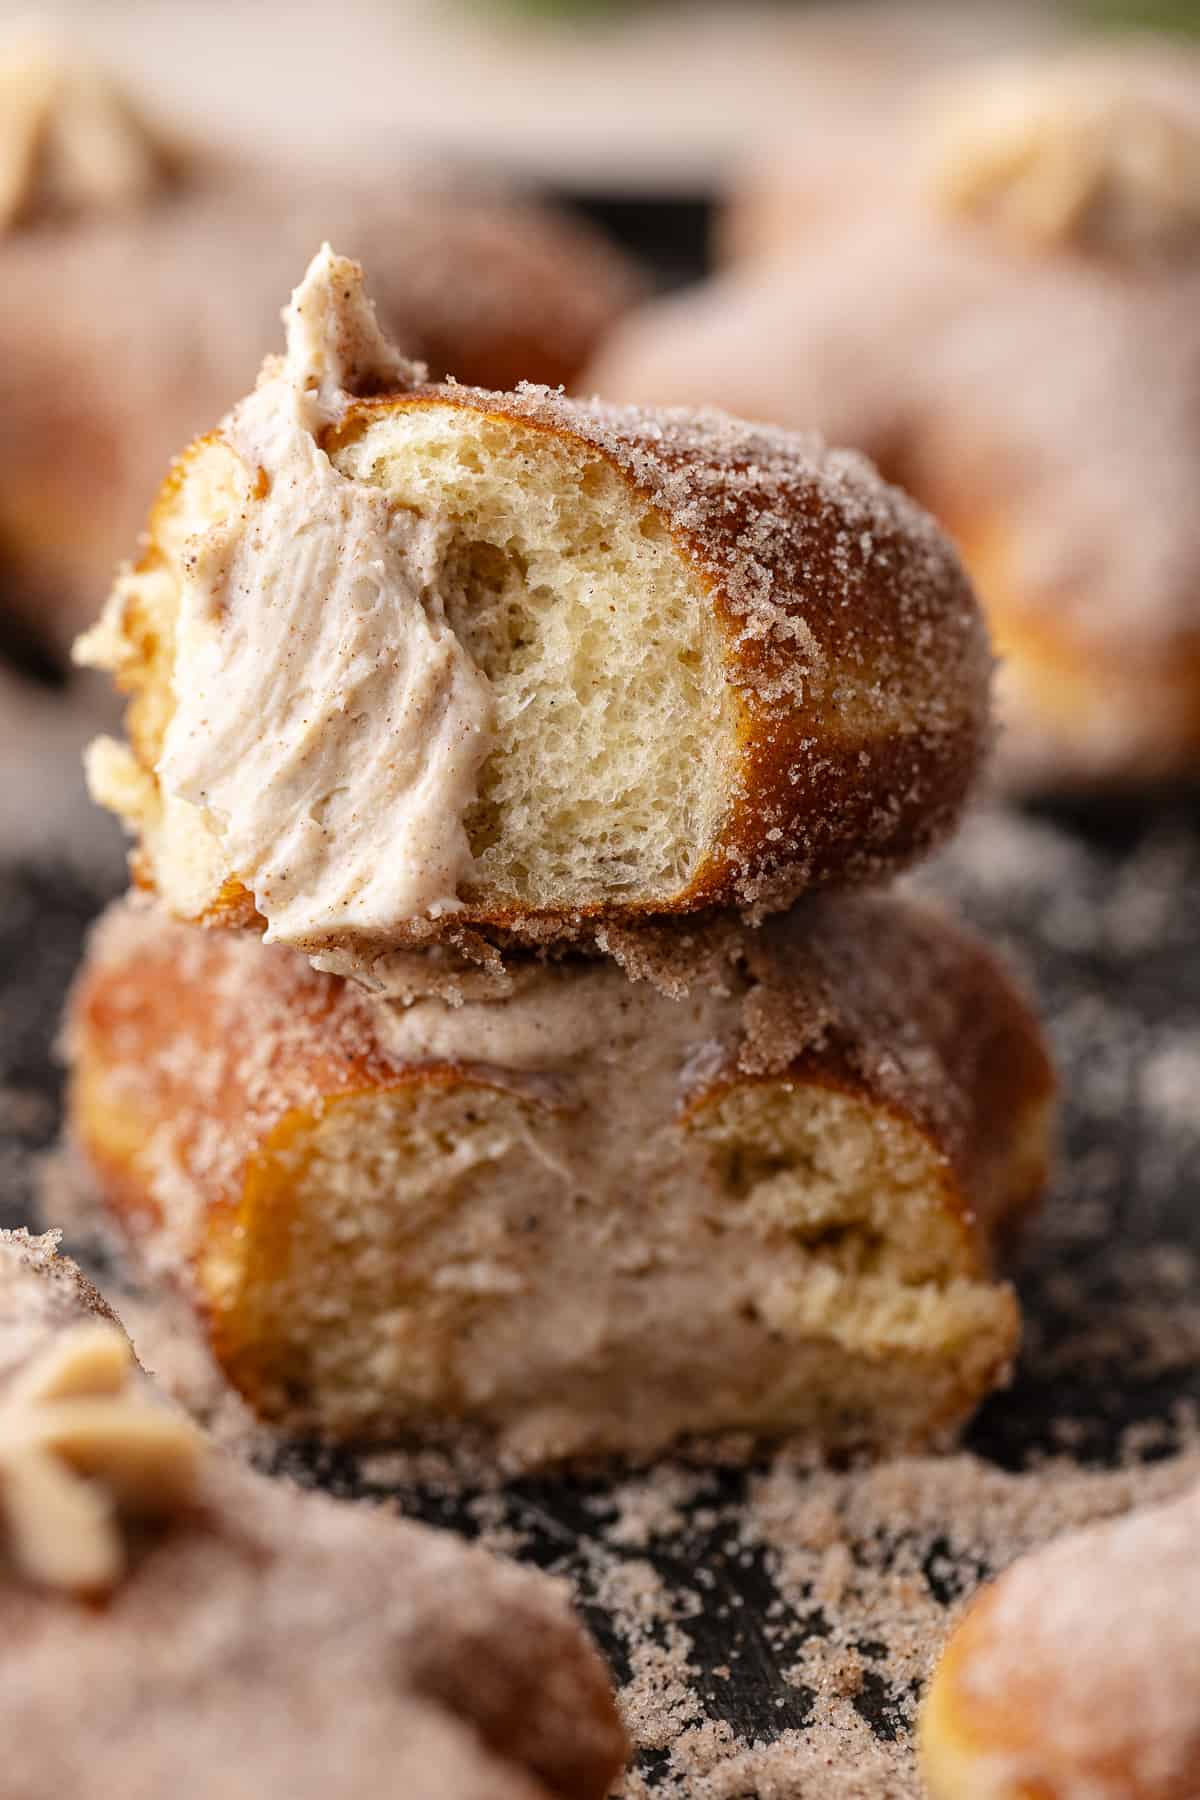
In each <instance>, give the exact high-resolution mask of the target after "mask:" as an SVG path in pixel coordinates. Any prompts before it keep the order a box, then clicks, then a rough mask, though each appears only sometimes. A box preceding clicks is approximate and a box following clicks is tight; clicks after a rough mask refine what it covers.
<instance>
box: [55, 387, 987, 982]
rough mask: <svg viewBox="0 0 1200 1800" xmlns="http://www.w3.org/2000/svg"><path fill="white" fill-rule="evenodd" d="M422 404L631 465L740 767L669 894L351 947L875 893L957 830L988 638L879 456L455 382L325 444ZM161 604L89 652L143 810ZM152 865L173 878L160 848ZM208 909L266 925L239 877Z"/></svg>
mask: <svg viewBox="0 0 1200 1800" xmlns="http://www.w3.org/2000/svg"><path fill="white" fill-rule="evenodd" d="M425 408H428V409H434V410H440V411H445V409H452V410H453V411H455V412H462V413H465V414H468V415H471V416H473V417H475V418H477V419H483V420H487V421H498V422H501V423H502V424H508V423H516V424H519V425H521V426H524V427H528V428H531V429H532V430H533V431H534V432H536V433H538V434H539V435H540V434H545V437H546V438H547V440H548V441H549V442H552V443H553V444H554V445H555V446H556V447H561V449H562V450H563V451H564V453H565V454H567V455H569V456H570V457H572V458H578V459H579V470H580V474H579V479H580V480H582V479H583V476H584V474H585V473H586V471H587V470H588V468H589V467H591V466H593V465H594V464H595V462H596V460H597V459H599V461H600V462H601V463H603V464H604V465H607V467H608V468H610V469H613V470H615V471H617V473H618V474H619V476H620V478H621V480H622V483H623V484H624V490H625V492H626V494H627V495H628V498H629V502H630V504H631V506H632V505H638V506H644V505H649V506H650V507H651V508H652V509H653V515H654V517H655V518H656V519H657V520H658V521H660V522H661V525H662V526H663V527H665V529H666V531H667V532H668V533H669V537H670V542H671V544H672V547H673V554H674V555H675V556H676V558H677V559H678V564H679V567H680V569H681V570H682V571H683V572H684V573H685V574H686V576H687V578H688V579H689V580H690V581H692V582H693V583H694V585H695V586H696V587H697V588H698V589H699V590H700V594H701V605H702V607H704V608H706V609H708V610H709V612H710V614H711V621H710V620H709V619H705V621H704V629H705V635H706V641H707V639H708V637H709V636H712V637H713V638H714V639H715V645H716V649H715V656H716V658H717V681H718V682H719V693H720V697H721V701H722V705H723V706H725V705H726V704H728V708H729V709H730V723H729V724H728V725H727V724H726V723H725V722H724V721H722V723H721V724H720V726H719V729H718V728H717V727H716V726H714V729H713V753H714V757H715V756H716V755H717V754H718V753H719V755H720V756H721V757H722V758H723V759H725V761H726V762H727V763H728V780H727V782H724V783H723V786H722V791H721V793H720V795H719V796H718V797H717V800H716V801H715V802H714V804H713V807H712V808H711V810H712V812H713V814H714V817H715V824H713V825H711V826H708V827H706V831H705V835H704V838H703V840H702V844H703V853H702V854H701V855H700V857H699V860H698V863H697V864H696V866H695V867H694V868H692V869H691V870H690V872H689V873H688V875H687V877H686V879H682V880H677V881H676V882H675V885H674V886H673V887H671V886H669V885H668V886H667V887H666V888H664V890H663V891H662V892H658V891H657V890H656V891H655V892H653V893H649V894H647V893H643V892H642V891H640V890H639V887H638V885H637V884H636V883H631V884H630V886H629V888H628V890H627V891H623V892H622V893H620V894H618V895H617V896H616V897H614V898H613V899H601V900H596V901H587V902H584V903H582V904H578V905H575V904H572V903H570V901H569V900H565V899H564V901H563V902H562V903H560V904H555V902H554V901H553V899H547V898H539V899H538V900H537V901H536V902H524V901H522V900H520V899H513V898H511V897H506V895H505V894H504V892H503V891H502V890H501V891H500V893H499V894H498V895H496V894H493V893H491V892H489V891H488V889H487V888H486V886H484V888H483V889H482V891H480V892H478V893H476V892H475V891H474V890H473V888H472V886H471V884H470V883H468V884H466V885H465V886H464V887H463V889H462V890H461V895H460V897H461V900H462V904H461V905H460V906H459V907H457V908H455V909H454V910H448V909H447V910H443V911H442V912H441V913H440V916H439V917H438V918H437V919H436V920H430V919H426V918H415V919H397V920H396V921H395V923H394V926H392V927H390V928H389V929H388V930H387V931H386V932H375V933H373V934H372V935H371V938H370V941H369V942H365V941H361V939H362V934H359V936H357V937H353V936H352V935H351V934H349V933H347V934H345V935H346V942H345V943H344V944H340V943H339V944H336V945H335V946H334V948H335V949H341V950H345V951H353V952H354V953H355V954H357V955H358V956H360V957H361V958H366V959H368V960H369V959H371V958H377V957H379V956H381V955H386V954H387V953H389V952H391V951H394V950H396V949H397V948H401V949H402V948H404V947H405V946H414V945H415V946H424V945H427V944H429V943H430V942H432V941H436V940H441V939H447V940H449V941H450V942H452V943H455V944H457V945H458V946H459V947H460V949H462V950H463V951H464V952H465V953H466V954H467V956H468V957H469V958H472V959H478V958H479V957H481V956H483V957H486V956H487V954H488V952H487V950H486V949H481V946H486V945H487V944H488V943H492V944H495V943H504V942H505V941H513V940H515V941H517V942H535V943H539V944H545V943H547V942H550V941H552V940H554V939H563V940H566V941H570V940H578V939H581V938H582V939H584V940H586V939H587V938H588V937H591V936H594V934H595V930H596V925H595V923H594V921H597V920H599V921H601V922H602V923H603V924H604V925H605V926H606V925H608V924H610V923H614V922H616V921H619V920H621V919H622V918H624V919H626V920H629V921H636V920H639V919H640V918H643V917H645V916H647V915H653V914H667V913H689V912H695V911H698V910H703V909H706V908H711V907H720V906H730V905H733V906H737V907H738V908H740V909H742V910H743V911H744V912H745V913H747V915H753V916H756V917H759V916H762V915H763V914H764V913H766V912H769V911H771V910H778V909H781V908H784V907H786V906H787V905H789V904H790V903H791V902H792V900H794V899H795V898H796V897H797V896H798V895H799V894H802V893H804V892H805V891H807V890H809V889H812V888H815V887H820V886H823V885H853V884H863V883H870V882H874V881H879V880H880V879H882V878H883V877H884V876H885V875H887V874H888V873H890V872H892V871H894V870H895V869H897V868H899V867H903V866H905V865H907V864H909V863H911V862H912V861H914V860H916V859H917V858H918V857H919V856H921V855H922V854H924V853H925V852H927V851H928V850H929V849H930V848H931V847H932V846H934V845H935V844H937V843H938V842H940V841H941V840H942V839H944V838H945V836H946V835H947V834H948V832H949V831H950V830H951V829H952V827H953V825H954V823H955V822H956V820H957V819H958V817H959V816H960V814H961V810H962V807H963V805H964V803H965V799H966V796H967V794H968V792H969V790H970V788H971V786H972V783H973V780H974V778H975V775H976V773H977V771H978V769H979V766H980V763H981V760H982V757H983V753H984V751H985V749H986V747H987V743H988V733H989V687H990V676H991V657H990V651H989V648H988V643H987V637H986V633H985V631H984V628H983V626H982V622H981V619H980V616H979V613H978V609H977V606H976V603H975V600H974V597H973V594H972V592H971V589H970V587H969V584H968V583H967V582H966V580H965V578H964V576H963V574H962V571H961V569H960V567H959V565H958V562H957V560H956V558H955V555H954V553H953V551H952V550H951V548H950V547H949V545H948V544H947V542H946V540H945V539H944V537H942V535H941V534H940V533H939V532H938V530H937V528H936V527H935V526H934V525H933V524H932V522H931V521H930V519H929V518H928V516H927V515H925V514H924V513H922V512H921V511H920V509H919V508H917V507H916V506H914V505H913V504H912V503H911V502H910V501H909V500H908V499H907V498H906V497H905V496H904V495H902V494H901V493H899V492H898V491H897V490H896V489H894V488H891V487H889V486H887V484H885V483H884V482H882V481H881V480H880V479H879V478H878V476H877V475H876V473H875V471H874V470H873V469H872V468H871V467H870V465H869V464H868V463H867V462H865V461H864V460H863V459H862V458H861V457H859V456H857V455H853V454H849V453H843V452H838V451H831V450H828V449H827V448H826V447H825V446H824V445H823V444H822V443H821V442H820V441H819V440H817V439H814V438H811V437H805V436H800V435H797V434H793V433H789V432H785V431H775V430H771V429H769V428H763V427H755V426H750V425H746V424H743V423H741V422H740V421H738V420H735V419H733V418H731V417H728V416H726V415H723V414H720V413H716V412H712V411H704V412H700V413H687V412H682V411H680V412H641V411H638V410H635V409H617V408H610V407H605V406H602V405H599V404H596V403H593V404H583V403H581V402H578V401H574V400H571V399H568V398H566V397H564V396H563V395H561V394H559V393H556V392H553V391H551V390H549V389H546V388H538V387H533V386H530V385H528V384H524V383H523V384H521V386H520V387H519V388H518V389H517V390H516V392H515V393H511V394H503V393H498V392H492V391H489V390H483V389H475V388H468V387H465V386H461V385H458V384H453V383H451V384H445V385H441V386H417V387H415V388H414V390H413V391H412V392H409V393H405V394H392V395H383V396H380V397H378V398H369V399H364V400H361V401H358V402H355V403H353V404H351V405H350V406H349V409H348V411H347V413H346V416H345V418H344V419H343V420H342V421H341V422H340V423H338V424H336V425H335V426H334V427H333V428H332V429H331V430H330V431H329V432H328V433H327V434H326V435H325V438H324V440H323V445H324V448H325V449H326V450H327V451H328V453H329V454H330V456H331V457H333V458H334V459H335V462H337V461H338V459H341V458H343V457H344V454H345V453H346V452H347V450H348V448H353V447H354V446H355V445H356V444H357V443H358V442H359V441H360V440H362V439H363V438H364V436H365V434H367V433H369V432H370V431H371V430H372V428H373V427H374V426H376V425H377V424H378V423H379V422H380V421H387V420H389V419H394V418H398V417H400V416H401V415H403V414H405V413H410V412H420V410H421V409H425ZM187 470H188V463H187V461H186V459H185V461H184V462H183V463H182V464H180V465H178V466H177V471H176V474H175V477H174V483H175V485H174V486H173V485H172V484H171V483H168V486H167V487H166V488H165V489H164V494H163V499H162V501H161V503H160V511H159V512H158V513H156V515H155V516H154V517H153V518H152V521H151V539H150V542H151V549H150V552H149V556H150V558H151V561H150V562H148V563H147V564H146V567H147V569H148V570H150V574H149V576H148V580H153V579H155V577H154V575H153V570H154V569H155V568H156V567H157V566H158V564H157V563H155V562H154V561H153V559H154V558H155V557H156V556H157V555H158V554H159V552H160V550H161V548H162V545H163V544H164V543H165V541H166V539H167V537H168V535H169V532H170V530H171V524H170V509H171V506H172V505H173V504H174V503H175V502H174V496H175V494H177V493H178V492H179V491H180V490H179V487H178V483H180V482H181V481H182V482H186V480H187V479H188V475H187ZM518 478H519V471H518ZM156 604H157V602H156ZM145 611H146V609H145V607H144V605H143V603H142V602H141V601H140V600H139V598H138V595H137V592H136V581H135V584H134V587H133V588H132V589H131V591H130V593H129V595H127V596H124V597H121V601H120V605H119V606H118V605H117V603H116V601H114V602H111V603H110V608H109V612H108V613H107V614H106V619H105V623H104V625H103V626H102V627H101V628H100V631H99V632H98V633H94V634H91V636H90V637H89V639H87V640H85V653H86V654H87V656H88V657H89V659H92V660H98V661H102V662H103V664H104V666H106V667H111V668H113V669H115V671H116V673H117V675H118V679H119V680H120V681H121V683H122V685H123V686H125V687H127V688H129V689H131V690H132V691H133V693H134V696H135V697H134V701H133V705H132V707H131V710H130V715H129V731H130V736H131V741H132V747H133V750H134V753H135V756H136V758H137V762H138V764H140V771H141V773H139V772H138V771H137V770H136V769H134V768H131V767H128V765H124V764H123V765H122V767H123V770H126V771H127V772H126V773H124V774H123V775H122V781H121V783H120V784H119V786H113V785H112V784H111V783H109V784H108V786H107V787H105V786H104V783H103V782H102V783H101V786H102V787H103V788H104V791H105V792H106V795H107V794H108V793H111V794H112V795H113V796H115V797H113V798H110V799H109V801H108V803H109V804H112V805H115V806H117V807H118V808H119V809H122V810H125V811H126V813H127V816H131V815H129V812H128V805H127V802H126V796H127V795H129V794H131V793H133V792H134V790H135V789H136V790H137V793H138V794H139V795H140V793H141V792H142V790H144V789H146V788H147V781H146V780H144V779H143V776H146V777H148V776H149V774H150V771H151V770H152V769H153V768H154V767H155V765H156V764H157V762H158V758H159V754H160V750H161V741H162V731H163V729H164V725H163V721H164V719H165V718H169V716H170V712H171V701H170V696H169V693H168V691H167V683H166V676H165V669H164V662H163V650H162V639H163V630H164V627H163V621H162V619H161V618H160V619H158V620H157V621H155V620H152V619H150V618H149V617H148V616H143V614H144V613H145ZM706 654H707V652H706ZM147 722H149V723H148V724H147ZM730 737H731V738H732V740H733V741H732V747H730V746H729V745H728V744H727V739H728V738H730ZM106 780H107V778H106ZM143 804H145V805H146V806H147V807H148V808H149V810H148V811H147V812H143V813H142V815H141V829H142V831H143V842H145V839H146V837H147V836H149V835H150V834H151V833H153V831H155V830H156V829H157V827H156V825H154V824H153V823H152V822H151V823H150V824H149V825H148V824H147V821H148V820H150V821H153V818H154V817H155V816H156V815H155V807H156V804H157V802H156V800H155V795H154V792H153V791H150V794H149V799H148V800H147V801H146V802H145V803H143V801H142V800H141V799H140V798H138V799H137V806H138V808H141V807H142V806H143ZM131 823H132V824H133V825H134V828H136V826H137V818H136V816H131ZM135 868H136V869H137V872H138V877H139V879H142V880H144V881H145V882H146V883H147V884H148V885H154V884H155V872H154V854H153V852H151V853H150V854H144V853H140V854H139V855H138V857H137V859H136V862H135ZM198 916H200V917H203V918H205V919H207V920H208V921H210V922H216V923H236V924H255V923H258V924H259V925H260V927H261V921H256V918H255V908H254V904H253V901H252V899H251V897H250V895H249V893H248V892H247V890H246V888H245V887H244V886H243V884H242V882H241V881H240V880H238V879H237V878H236V876H234V877H233V878H231V879H228V880H227V881H226V882H225V884H224V886H223V887H222V888H221V889H220V891H219V893H217V894H216V895H215V897H214V898H213V899H212V900H210V901H209V902H208V903H207V905H205V906H203V907H202V910H201V911H200V913H199V915H198Z"/></svg>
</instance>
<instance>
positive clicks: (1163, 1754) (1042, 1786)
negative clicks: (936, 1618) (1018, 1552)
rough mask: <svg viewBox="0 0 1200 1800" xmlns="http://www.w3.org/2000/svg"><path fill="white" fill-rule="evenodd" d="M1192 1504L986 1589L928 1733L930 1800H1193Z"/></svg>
mask: <svg viewBox="0 0 1200 1800" xmlns="http://www.w3.org/2000/svg"><path fill="white" fill-rule="evenodd" d="M1198 1550H1200V1490H1197V1489H1195V1488H1192V1489H1190V1490H1188V1491H1187V1492H1186V1493H1185V1494H1183V1495H1182V1496H1181V1497H1179V1498H1177V1499H1175V1500H1172V1501H1169V1502H1167V1503H1166V1504H1164V1505H1161V1506H1154V1507H1144V1508H1141V1509H1138V1510H1135V1511H1134V1512H1132V1513H1129V1514H1127V1515H1125V1516H1124V1517H1122V1518H1118V1519H1115V1520H1111V1519H1110V1520H1107V1521H1105V1522H1104V1523H1103V1524H1100V1525H1095V1526H1092V1527H1090V1528H1089V1529H1087V1530H1086V1531H1078V1532H1071V1533H1069V1534H1068V1535H1067V1536H1066V1537H1063V1538H1060V1539H1059V1540H1057V1541H1056V1542H1054V1543H1052V1544H1050V1545H1049V1546H1048V1547H1047V1548H1046V1549H1044V1550H1039V1551H1037V1552H1035V1553H1033V1554H1031V1555H1028V1556H1024V1557H1022V1558H1021V1559H1020V1560H1019V1561H1018V1562H1016V1563H1014V1564H1013V1566H1012V1568H1010V1569H1009V1570H1008V1571H1007V1573H1005V1574H1004V1575H1002V1576H1001V1577H1000V1578H999V1580H998V1581H996V1582H995V1583H993V1584H992V1585H991V1586H989V1587H987V1588H985V1589H984V1590H983V1592H982V1593H981V1594H980V1595H979V1596H978V1597H977V1598H976V1600H975V1601H974V1602H973V1603H972V1605H971V1606H970V1607H969V1608H968V1610H967V1613H966V1615H965V1616H964V1618H963V1619H962V1621H961V1623H960V1624H959V1625H958V1627H957V1629H956V1630H955V1631H953V1632H952V1633H951V1636H950V1640H949V1642H948V1644H947V1645H946V1649H945V1651H944V1653H943V1655H942V1658H941V1661H940V1663H939V1664H938V1667H937V1669H936V1671H935V1673H934V1676H933V1680H932V1683H931V1685H930V1688H929V1692H928V1695H927V1697H926V1701H925V1705H924V1710H923V1713H922V1720H921V1753H922V1764H923V1768H924V1773H925V1778H926V1781H927V1783H928V1786H929V1792H930V1794H931V1796H932V1800H1029V1797H1031V1796H1035V1795H1036V1796H1037V1800H1190V1797H1191V1796H1192V1795H1193V1794H1195V1792H1196V1779H1197V1770H1200V1554H1198Z"/></svg>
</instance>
